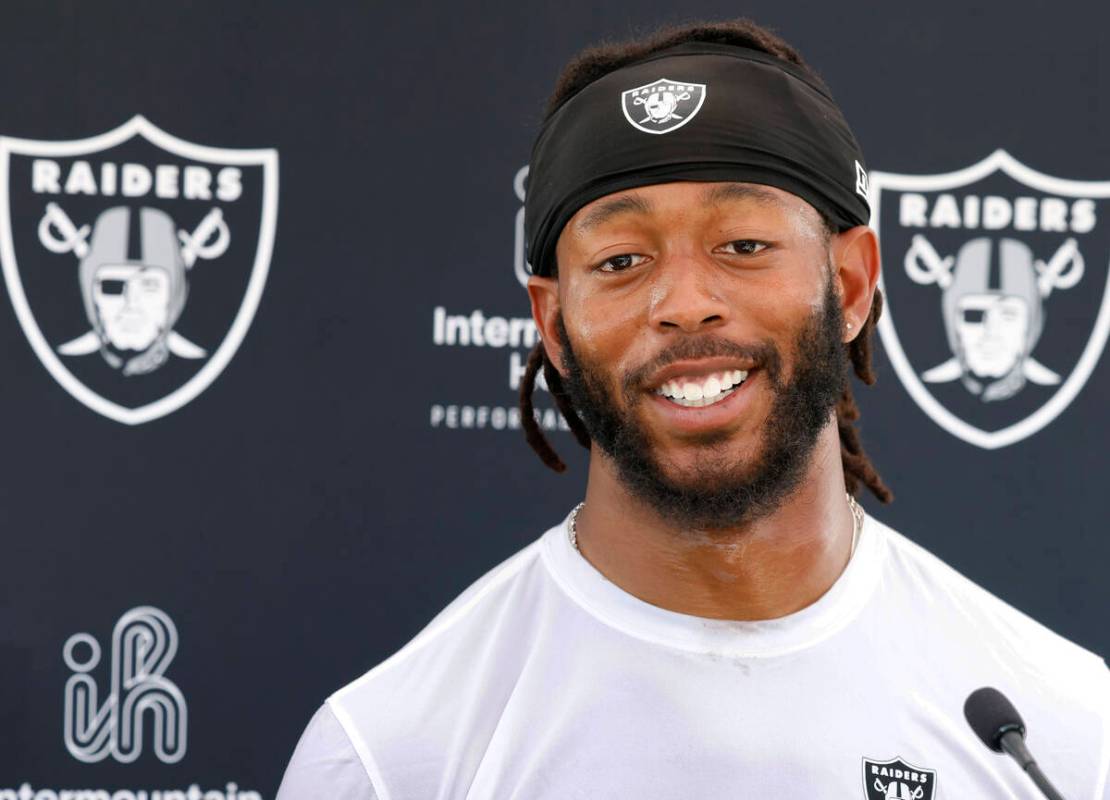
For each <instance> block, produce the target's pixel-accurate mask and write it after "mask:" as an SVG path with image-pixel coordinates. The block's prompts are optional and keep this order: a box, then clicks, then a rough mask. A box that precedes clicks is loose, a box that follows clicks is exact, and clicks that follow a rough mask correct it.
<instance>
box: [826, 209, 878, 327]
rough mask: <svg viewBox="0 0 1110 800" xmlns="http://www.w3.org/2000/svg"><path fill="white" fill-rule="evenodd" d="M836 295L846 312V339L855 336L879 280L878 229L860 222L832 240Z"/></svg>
mask: <svg viewBox="0 0 1110 800" xmlns="http://www.w3.org/2000/svg"><path fill="white" fill-rule="evenodd" d="M831 245H832V247H831V249H832V257H833V264H834V265H835V269H836V273H835V280H836V288H837V294H839V295H840V308H841V311H842V312H843V313H844V322H845V329H844V331H843V339H844V341H845V342H850V341H852V340H853V339H855V338H856V337H857V336H858V335H859V332H860V329H861V328H862V327H863V323H864V322H865V321H866V320H867V316H868V314H870V313H871V300H872V299H873V298H874V296H875V287H876V286H877V285H878V283H879V240H878V238H877V237H876V236H875V231H873V230H872V229H871V228H869V227H868V226H866V225H857V226H856V227H855V228H849V229H848V230H846V231H844V232H843V233H838V234H836V235H835V236H833V238H832V242H831Z"/></svg>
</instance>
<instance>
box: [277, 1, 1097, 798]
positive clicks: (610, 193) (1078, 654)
mask: <svg viewBox="0 0 1110 800" xmlns="http://www.w3.org/2000/svg"><path fill="white" fill-rule="evenodd" d="M869 214H870V209H869V207H868V200H867V192H866V173H865V171H864V167H863V156H862V153H861V152H860V150H859V146H858V145H857V143H856V140H855V138H854V136H853V135H852V133H851V131H850V129H849V128H848V125H847V123H846V122H845V120H844V118H843V116H842V115H841V113H840V111H839V110H838V109H837V107H836V105H835V103H834V102H833V100H832V98H831V95H830V94H829V91H828V89H827V88H826V87H825V86H824V84H823V83H822V82H821V81H820V80H819V79H818V78H817V77H816V76H815V75H814V74H813V73H812V72H811V71H810V70H809V69H808V68H807V67H806V66H805V65H804V64H803V62H802V61H801V59H800V58H799V57H798V55H797V54H796V53H795V52H794V51H793V50H792V49H791V48H790V47H789V46H788V45H786V44H785V43H784V42H782V41H781V40H780V39H778V38H776V37H774V36H772V35H771V34H769V33H767V32H766V31H765V30H763V29H761V28H759V27H757V26H755V25H752V24H751V23H747V22H737V23H728V24H721V25H705V26H700V25H699V26H688V27H684V28H679V29H669V30H666V31H663V32H660V33H659V34H657V35H655V36H653V37H650V38H649V39H646V40H643V41H639V42H634V43H631V44H625V45H610V46H606V47H602V48H598V49H594V50H590V51H587V52H585V53H584V54H583V55H582V56H580V57H579V58H578V59H576V60H575V61H574V62H572V63H571V64H570V65H569V66H568V67H567V69H566V71H565V72H564V74H563V77H562V78H561V79H560V81H559V84H558V86H557V88H556V91H555V95H554V97H553V99H552V101H551V104H550V108H549V112H548V114H547V116H546V119H545V122H544V124H543V128H542V130H541V132H540V135H539V137H538V140H537V142H536V145H535V147H534V149H533V154H532V160H531V177H530V185H529V190H528V198H527V203H526V228H527V234H528V243H529V244H528V246H529V261H530V263H531V264H532V265H533V267H534V272H535V275H534V276H533V277H532V279H531V281H530V283H529V294H530V297H531V301H532V310H533V315H534V317H535V320H536V323H537V325H538V327H539V330H540V332H541V334H542V337H543V341H542V343H541V345H540V346H539V347H538V348H537V349H536V351H535V352H534V353H533V354H532V357H531V359H530V361H529V368H528V371H527V373H526V375H525V381H524V385H523V387H522V397H521V402H522V409H523V412H524V414H523V418H524V420H525V421H526V423H528V424H526V433H527V436H528V440H529V442H530V444H531V445H532V447H533V448H534V449H535V450H536V452H537V453H538V454H539V455H540V457H541V458H542V459H543V460H544V462H545V463H546V464H548V465H549V466H551V467H552V468H554V469H556V470H558V471H562V470H563V469H564V466H563V463H562V461H561V460H560V459H559V456H558V455H557V454H556V452H555V450H554V449H553V448H552V446H551V444H550V443H549V442H548V441H547V440H546V439H545V438H544V435H543V433H542V431H541V430H540V428H539V426H538V425H536V424H533V423H532V419H533V418H532V405H531V393H532V390H533V387H534V384H535V380H536V377H537V375H538V373H539V372H540V371H541V370H542V371H543V373H544V375H545V378H546V381H547V384H548V386H549V387H550V389H551V391H552V394H553V396H554V397H555V399H556V401H557V402H558V404H559V407H560V409H561V410H562V412H563V414H564V416H565V417H566V418H567V421H568V423H569V424H570V427H571V429H572V431H573V432H574V434H575V436H576V438H577V439H578V441H579V442H580V443H582V444H583V445H585V446H586V447H588V448H589V450H590V461H589V475H588V481H587V485H586V493H585V500H584V502H583V503H582V504H581V505H579V506H578V507H576V508H575V509H574V510H573V511H571V513H570V514H569V515H568V517H567V519H566V520H565V521H564V522H562V523H560V524H559V525H557V526H555V527H554V528H552V529H551V530H549V531H548V532H547V533H545V534H544V535H543V536H542V537H541V538H540V539H539V540H538V541H537V542H536V543H534V544H533V545H531V546H530V547H528V548H526V549H525V550H523V551H522V552H520V553H518V554H517V555H516V556H514V557H513V558H511V559H510V560H509V561H507V562H505V563H504V564H502V565H501V566H499V567H497V568H496V569H494V570H493V571H492V572H490V573H489V574H488V575H486V576H485V577H484V578H482V579H481V580H479V581H478V582H477V583H476V584H475V585H474V586H472V587H471V588H470V589H469V590H467V591H466V592H465V593H464V594H463V595H462V596H461V597H459V598H458V599H457V600H456V601H455V602H454V603H452V604H451V605H450V606H449V607H448V608H447V609H446V610H445V611H444V612H443V613H442V614H440V615H439V616H438V617H437V618H436V619H435V620H433V621H432V623H431V624H430V625H429V626H428V627H427V628H426V629H425V630H424V631H423V632H422V633H421V634H420V635H419V636H417V637H416V639H414V640H413V641H412V642H411V643H410V644H408V645H407V646H406V647H405V648H403V649H402V650H401V651H400V652H399V653H397V654H396V655H395V656H393V657H392V658H390V659H389V660H387V661H386V662H384V663H383V664H381V665H380V666H378V667H377V668H375V669H373V670H371V671H370V672H369V673H367V674H366V675H365V676H363V677H362V678H360V679H359V680H357V681H355V682H354V683H352V684H350V685H349V686H347V687H346V688H344V689H342V690H340V691H339V692H337V693H336V694H335V695H333V696H332V697H331V698H330V699H329V700H328V702H327V703H326V704H325V705H324V707H323V708H322V709H321V710H320V711H319V713H318V714H317V715H316V716H315V717H314V719H313V720H312V722H311V723H310V725H309V728H308V730H307V731H306V732H305V735H304V736H303V737H302V739H301V742H300V744H299V745H298V747H297V750H296V753H295V754H294V757H293V761H292V763H291V764H290V766H289V768H288V770H287V772H286V776H285V780H284V783H283V786H282V789H281V790H280V792H279V795H278V796H279V799H280V800H300V799H301V798H315V797H328V798H339V799H340V800H371V799H373V798H377V799H378V800H417V799H419V800H424V799H426V798H459V799H460V800H461V799H462V798H528V799H529V800H532V799H534V798H559V799H560V800H562V799H563V798H572V797H575V798H676V799H677V798H682V800H688V799H689V798H718V797H737V798H749V797H750V798H756V797H774V798H783V799H786V800H801V799H802V798H805V799H806V800H810V799H811V798H814V797H822V798H825V797H828V798H833V797H835V798H863V799H864V800H867V799H868V798H872V799H874V798H914V799H915V800H932V798H937V797H951V798H955V797H968V798H970V797H975V798H986V797H992V798H993V797H1007V798H1016V797H1031V796H1033V795H1032V792H1031V788H1030V786H1028V785H1027V783H1026V778H1025V776H1023V775H1022V774H1021V771H1020V770H1019V769H1018V768H1017V767H1016V766H1015V765H1014V764H1012V763H1009V762H1007V761H1005V760H1004V759H1002V758H1001V757H1000V756H997V755H995V754H994V753H991V752H990V751H989V750H988V749H987V748H985V747H984V746H983V745H982V744H981V743H980V742H979V741H978V740H977V739H976V738H975V735H974V734H973V733H972V731H971V729H970V728H969V727H968V726H967V725H966V723H965V722H964V720H963V705H964V700H965V698H967V696H968V695H969V693H971V692H972V691H973V690H975V689H978V688H979V687H981V686H984V685H994V686H997V687H999V688H1000V689H1002V690H1003V691H1004V692H1005V693H1006V694H1007V695H1008V696H1010V697H1011V698H1012V699H1013V700H1014V701H1015V702H1016V704H1017V705H1018V707H1019V708H1020V709H1021V710H1022V712H1023V713H1024V715H1025V719H1026V721H1027V722H1028V725H1029V729H1030V743H1031V745H1032V746H1033V749H1034V750H1035V752H1036V753H1037V755H1038V756H1039V760H1040V763H1041V766H1042V767H1043V768H1044V769H1045V771H1046V772H1047V773H1048V774H1049V775H1050V776H1052V777H1053V779H1054V780H1055V781H1056V783H1057V784H1058V785H1059V787H1060V788H1061V790H1062V791H1063V793H1064V794H1065V795H1067V796H1069V797H1076V798H1078V797H1087V798H1103V797H1105V796H1107V795H1106V794H1105V792H1106V790H1107V787H1106V781H1107V770H1108V759H1110V738H1108V730H1110V678H1108V675H1107V671H1106V668H1105V665H1104V664H1103V662H1102V661H1101V660H1100V659H1099V658H1098V657H1097V656H1094V655H1092V654H1090V653H1088V652H1086V651H1084V650H1082V649H1080V648H1079V647H1077V646H1075V645H1073V644H1070V643H1068V642H1066V641H1065V640H1063V639H1061V638H1059V637H1058V636H1056V635H1055V634H1053V633H1051V632H1050V631H1048V630H1046V629H1045V628H1043V627H1041V626H1040V625H1038V624H1037V623H1035V622H1033V621H1032V620H1030V619H1028V618H1027V617H1024V616H1023V615H1022V614H1020V613H1019V612H1017V611H1015V610H1013V609H1012V608H1010V607H1009V606H1007V605H1005V604H1004V603H1002V602H1001V601H1000V600H998V599H996V598H994V597H993V596H991V595H990V594H988V593H987V592H985V591H984V590H982V589H980V588H978V587H976V586H975V585H974V584H972V583H970V582H969V581H968V580H966V579H965V578H963V577H962V576H960V575H958V574H957V573H955V572H954V571H953V570H951V569H950V568H948V567H946V566H945V565H944V564H942V563H941V562H939V561H938V560H937V559H936V558H934V557H933V556H931V555H929V554H928V553H926V552H925V551H923V550H922V549H921V548H919V547H917V546H915V545H914V544H912V543H911V542H909V541H908V540H907V539H905V538H903V537H902V536H901V535H899V534H898V533H896V532H894V531H892V530H891V529H889V528H887V527H885V526H884V525H882V524H881V523H879V522H878V521H876V520H874V519H871V518H869V517H867V516H866V515H865V514H864V513H863V511H862V509H861V508H860V507H859V506H858V504H857V503H856V502H855V500H854V498H853V494H854V493H855V492H857V491H859V490H860V489H861V488H863V487H866V488H869V489H870V490H871V491H872V492H873V493H874V494H875V495H876V496H877V497H878V498H879V499H881V500H889V499H890V493H889V491H888V490H887V489H886V487H885V486H884V485H883V482H882V481H881V480H880V478H879V476H878V474H877V473H876V472H875V470H874V468H873V467H872V465H871V464H870V462H869V461H868V459H867V457H866V456H865V455H864V453H863V450H862V448H861V446H860V441H859V438H858V435H857V433H856V431H855V429H854V421H855V419H856V418H857V417H858V412H857V410H856V406H855V403H854V401H853V398H852V393H851V389H850V386H849V378H850V375H851V373H853V372H854V374H855V375H856V376H857V377H858V378H860V379H861V380H863V381H864V382H865V383H871V382H873V375H872V373H871V367H870V350H869V342H870V336H871V332H872V329H873V326H874V324H875V322H876V320H877V318H878V315H879V313H880V309H881V299H880V295H879V294H878V292H877V290H876V285H877V281H878V275H879V253H878V245H877V242H876V239H875V235H874V233H873V232H872V231H871V230H870V229H869V228H868V227H867V222H868V218H869Z"/></svg>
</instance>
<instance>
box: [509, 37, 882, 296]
mask: <svg viewBox="0 0 1110 800" xmlns="http://www.w3.org/2000/svg"><path fill="white" fill-rule="evenodd" d="M671 181H741V182H747V183H759V184H764V185H767V186H774V187H776V188H779V189H783V190H785V191H787V192H790V193H791V194H794V195H797V196H798V197H800V198H802V199H803V200H805V201H806V202H808V203H809V204H810V205H812V206H813V207H814V208H816V209H817V210H818V211H820V212H821V213H822V214H824V215H825V216H826V217H828V218H829V219H830V220H831V221H832V223H833V224H834V225H835V226H836V228H837V229H838V230H845V229H847V228H851V227H854V226H856V225H866V224H867V223H868V221H869V219H870V216H871V211H870V207H869V205H868V202H867V194H866V192H867V173H866V172H865V171H864V167H863V154H862V153H861V152H860V148H859V145H858V144H857V143H856V139H855V137H854V136H853V135H852V131H851V129H850V128H849V127H848V123H847V122H846V121H845V120H844V116H843V115H842V114H841V113H840V109H838V108H837V107H836V103H834V102H833V99H832V97H831V96H830V95H829V92H828V89H827V88H826V87H825V86H824V85H823V84H822V83H820V81H818V80H816V79H815V78H813V77H811V76H809V75H807V74H806V73H805V72H803V71H802V70H801V69H800V68H798V67H797V66H795V65H794V64H790V63H789V62H786V61H783V60H782V59H779V58H776V57H774V56H772V55H768V54H767V53H762V52H759V51H756V50H749V49H747V48H744V47H736V46H733V45H721V44H709V43H690V44H682V45H677V46H675V47H671V48H668V49H667V50H663V51H661V52H659V53H656V54H655V55H652V56H649V57H648V58H646V59H644V60H642V61H637V62H635V63H633V64H630V65H628V66H625V67H621V68H620V69H618V70H615V71H613V72H610V73H609V74H607V75H605V76H603V77H601V78H599V79H597V80H596V81H594V82H593V83H591V84H589V85H588V86H586V87H585V88H584V89H582V90H581V91H580V92H578V93H577V94H575V95H573V96H572V97H571V98H570V99H569V100H567V101H566V102H565V103H563V105H562V106H560V107H559V108H558V109H557V110H556V111H555V112H554V113H553V114H551V115H550V116H549V117H548V118H547V120H546V121H545V122H544V125H543V127H542V129H541V130H540V134H539V137H538V138H537V139H536V143H535V146H534V147H533V148H532V159H531V164H530V169H529V175H528V191H527V195H526V198H527V199H526V200H525V212H524V227H525V235H526V237H527V242H528V261H529V262H530V263H531V264H532V268H533V270H534V271H535V273H536V274H537V275H551V274H552V273H553V272H554V271H555V242H556V241H557V240H558V238H559V234H560V233H561V232H562V230H563V226H565V225H566V224H567V222H568V221H569V220H570V218H571V217H573V216H574V214H575V212H577V211H578V209H580V208H582V207H583V206H585V205H586V204H588V203H590V202H593V201H594V200H596V199H598V198H599V197H604V196H605V195H607V194H612V193H613V192H618V191H622V190H624V189H631V188H633V187H636V186H647V185H650V184H656V183H668V182H671Z"/></svg>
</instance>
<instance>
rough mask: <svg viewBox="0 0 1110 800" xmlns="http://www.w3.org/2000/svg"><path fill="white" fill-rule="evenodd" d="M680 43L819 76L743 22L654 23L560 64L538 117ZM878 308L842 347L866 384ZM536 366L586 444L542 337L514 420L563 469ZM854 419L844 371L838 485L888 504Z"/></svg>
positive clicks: (878, 302) (889, 496)
mask: <svg viewBox="0 0 1110 800" xmlns="http://www.w3.org/2000/svg"><path fill="white" fill-rule="evenodd" d="M687 42H710V43H716V44H730V45H737V46H740V47H747V48H750V49H752V50H759V51H761V52H764V53H768V54H770V55H773V56H776V57H778V58H781V59H783V60H784V61H788V62H790V63H792V64H795V65H797V66H798V67H800V68H802V69H803V70H804V71H805V72H806V73H808V74H809V75H810V76H812V77H813V78H815V79H817V80H818V81H819V82H820V77H819V76H818V75H817V73H816V72H815V71H814V70H813V69H812V68H810V66H809V65H808V64H806V63H805V61H803V60H802V57H801V55H799V54H798V51H797V50H795V49H794V48H793V47H791V46H790V45H789V44H787V43H786V42H785V41H783V40H782V39H780V38H779V37H778V36H776V35H775V34H773V33H771V32H770V31H769V30H767V29H765V28H762V27H760V26H759V25H756V24H755V23H754V22H752V21H751V20H748V19H737V20H731V21H728V22H694V23H689V24H686V25H678V26H670V27H665V28H661V29H659V30H658V31H656V32H655V33H653V34H651V35H649V36H647V37H646V38H644V39H640V40H635V41H630V42H616V43H614V42H606V43H603V44H600V45H598V46H595V47H591V48H588V49H586V50H584V51H582V52H581V53H579V54H578V55H577V56H576V57H575V58H574V59H572V60H571V61H570V63H569V64H567V66H566V67H565V68H564V69H563V72H562V74H561V75H560V76H559V78H558V80H557V81H556V83H555V91H554V92H553V93H552V95H551V98H550V99H549V100H548V103H547V111H546V116H545V119H546V118H550V116H551V115H552V114H554V113H555V111H557V110H558V109H559V108H560V107H561V106H562V105H563V103H565V102H566V101H567V100H569V99H570V98H571V97H573V96H574V95H575V94H577V93H578V92H580V91H581V90H582V89H584V88H585V87H586V86H587V85H588V84H590V83H593V82H594V81H595V80H597V79H598V78H601V77H602V76H604V75H607V74H609V73H610V72H613V71H614V70H617V69H619V68H621V67H623V66H625V65H627V64H631V63H632V62H635V61H639V60H640V59H642V58H645V57H646V56H649V55H651V54H653V53H656V52H658V51H660V50H665V49H667V48H669V47H673V46H675V45H678V44H684V43H687ZM825 223H826V228H827V231H828V233H829V234H830V235H831V233H832V232H833V230H834V228H833V227H832V225H831V223H830V222H829V221H828V220H825ZM553 267H554V268H553V269H552V274H556V275H557V274H558V270H557V265H553ZM882 309H883V298H882V294H881V293H880V292H879V290H878V289H876V290H875V297H874V299H873V300H872V302H871V311H870V313H869V314H868V316H867V319H866V320H865V321H864V323H863V325H861V326H860V331H859V334H858V335H857V336H856V337H855V339H853V340H852V341H851V342H849V343H847V344H846V345H845V348H846V350H847V355H848V362H849V364H850V365H851V369H852V371H853V373H854V374H855V376H856V377H857V378H858V379H859V380H861V381H862V382H863V383H864V384H866V385H867V386H871V385H873V384H874V383H875V372H874V369H873V368H872V366H871V345H872V341H871V337H872V335H873V333H874V330H875V325H876V324H877V323H878V321H879V315H880V314H881V313H882ZM541 369H542V370H543V375H544V380H545V381H546V382H547V388H548V389H549V391H550V392H551V396H552V397H553V398H554V399H555V405H556V406H557V407H558V409H559V411H560V412H561V413H562V415H563V417H564V418H565V419H566V421H567V425H568V426H569V427H570V430H571V433H573V434H574V438H575V439H576V440H577V441H578V443H579V444H580V445H582V446H583V447H585V448H586V449H587V450H588V449H589V448H590V442H591V439H590V434H589V432H588V431H587V430H586V426H585V425H584V424H583V423H582V419H581V418H580V417H579V416H578V413H577V412H576V411H575V409H574V406H573V404H572V403H571V400H570V397H569V396H568V395H567V393H566V390H565V388H564V386H563V381H562V377H561V376H560V375H559V372H558V370H556V369H555V366H554V365H553V364H552V363H551V361H550V359H548V357H547V354H546V352H545V350H544V347H543V342H538V343H537V344H536V346H535V348H534V349H533V350H532V352H531V354H530V355H529V357H528V364H527V366H526V368H525V372H524V375H523V377H522V380H521V383H520V422H521V427H522V428H523V429H524V435H525V438H526V439H527V440H528V444H529V445H531V447H532V449H533V450H534V451H535V452H536V454H537V455H538V456H539V457H540V459H541V460H542V461H543V463H544V464H546V465H547V466H548V467H550V468H551V469H553V470H555V471H556V472H564V471H566V464H565V463H563V460H562V459H561V458H559V455H558V453H556V452H555V449H554V448H553V447H552V446H551V443H550V442H549V441H548V440H547V437H546V436H544V433H543V430H542V429H541V428H540V425H539V423H538V422H537V421H536V417H535V408H534V406H533V403H532V394H533V392H534V390H535V385H536V377H537V375H538V374H539V372H540V370H541ZM859 418H860V411H859V406H857V405H856V400H855V396H854V395H853V394H852V387H851V381H850V376H847V375H846V376H845V380H844V391H843V393H842V394H841V396H840V400H839V401H838V402H837V404H836V425H837V429H838V430H839V433H840V457H841V462H842V463H843V466H844V482H845V485H846V487H847V489H848V492H849V493H850V494H852V495H856V494H858V493H859V491H860V489H861V487H864V486H865V487H867V489H869V490H870V491H871V493H872V494H873V495H875V497H876V498H878V499H879V500H880V501H881V502H883V503H889V502H890V501H891V500H893V499H894V495H893V493H892V492H891V491H890V489H888V488H887V486H886V484H884V483H883V479H882V478H881V477H880V476H879V473H878V471H876V469H875V467H874V465H873V464H872V463H871V460H870V459H869V458H868V457H867V454H866V453H865V452H864V450H863V445H862V443H861V442H860V437H859V431H857V430H856V427H855V423H856V422H857V421H858V420H859Z"/></svg>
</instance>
